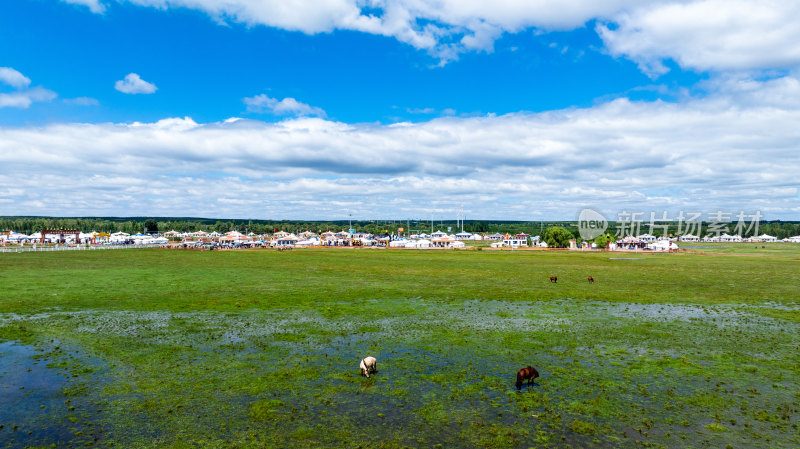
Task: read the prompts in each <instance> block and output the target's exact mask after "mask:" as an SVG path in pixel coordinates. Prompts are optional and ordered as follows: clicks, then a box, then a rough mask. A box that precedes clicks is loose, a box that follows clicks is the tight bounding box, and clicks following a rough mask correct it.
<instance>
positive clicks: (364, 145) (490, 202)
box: [0, 76, 800, 219]
mask: <svg viewBox="0 0 800 449" xmlns="http://www.w3.org/2000/svg"><path fill="white" fill-rule="evenodd" d="M711 92H712V93H711V94H709V95H708V96H706V97H703V98H688V99H685V100H684V101H683V102H681V103H665V102H660V101H657V102H632V101H630V100H628V99H624V98H623V99H617V100H614V101H610V102H607V103H603V104H599V105H597V106H594V107H591V108H585V109H568V110H559V111H550V112H544V113H519V114H508V115H503V116H484V117H469V118H456V117H444V118H437V119H434V120H430V121H427V122H421V123H402V124H395V125H378V124H357V125H351V124H345V123H340V122H335V121H330V120H325V119H321V118H314V117H301V118H292V119H287V120H284V121H280V122H277V123H266V122H261V121H255V120H247V119H238V120H226V121H224V122H218V123H208V124H201V123H196V122H194V121H193V120H191V119H190V118H170V119H165V120H161V121H159V122H156V123H132V124H54V125H48V126H44V127H37V128H28V127H22V128H19V127H16V128H3V127H0V166H2V167H3V168H4V170H3V171H2V173H0V192H3V191H10V189H21V190H22V191H23V192H24V194H23V195H19V196H16V197H9V198H11V199H13V200H14V202H13V203H8V204H5V205H4V210H6V211H7V213H8V214H23V215H40V214H55V215H110V214H114V215H136V214H141V215H194V216H196V215H207V216H229V217H253V218H270V217H271V218H342V217H343V213H342V209H343V208H344V207H343V206H342V205H343V204H344V205H348V206H346V207H350V208H352V209H358V210H360V211H362V212H360V213H362V214H363V215H364V216H365V217H397V218H413V217H422V216H429V213H430V211H431V210H438V211H440V212H437V215H438V214H440V213H441V214H444V213H445V212H446V211H453V212H452V215H453V216H454V215H455V210H456V209H457V208H458V207H460V204H462V203H464V204H465V209H466V211H467V214H468V216H471V217H475V218H504V219H530V218H531V217H543V218H545V219H547V218H569V217H572V216H573V215H574V214H576V213H577V209H578V207H581V206H584V205H591V206H594V207H596V208H598V209H600V210H603V211H605V212H609V211H610V212H611V213H612V214H613V213H615V212H617V211H620V210H622V209H627V210H644V211H650V210H655V211H659V210H665V209H666V210H670V211H673V212H674V211H677V210H680V209H683V210H701V211H709V210H716V209H722V210H727V211H731V212H738V211H739V210H747V211H752V210H755V209H763V210H765V211H783V212H777V213H776V215H773V218H783V219H798V218H800V211H798V210H797V198H798V185H797V182H796V173H797V172H798V171H800V159H798V158H797V156H796V154H797V148H798V145H800V128H798V127H797V123H798V121H799V120H800V79H798V77H795V76H788V77H784V78H777V79H773V80H767V81H758V80H754V79H744V78H738V79H730V80H726V81H725V82H719V83H717V84H715V85H714V86H713V88H712V89H711ZM230 199H236V200H239V201H230ZM36 201H38V202H40V203H41V205H40V206H34V205H33V204H34V202H36ZM773 213H775V212H773Z"/></svg>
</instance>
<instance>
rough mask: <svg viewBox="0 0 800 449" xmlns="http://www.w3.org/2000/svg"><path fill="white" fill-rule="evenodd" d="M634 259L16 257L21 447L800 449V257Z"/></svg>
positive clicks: (7, 322)
mask: <svg viewBox="0 0 800 449" xmlns="http://www.w3.org/2000/svg"><path fill="white" fill-rule="evenodd" d="M635 257H636V258H639V259H638V260H624V259H620V260H613V259H609V254H608V253H567V252H543V251H531V252H524V251H519V252H513V253H512V252H494V251H459V252H445V251H432V252H424V251H403V250H398V251H391V250H352V249H342V250H303V251H293V252H283V253H278V252H272V251H241V252H220V253H215V252H202V253H201V252H181V251H163V250H140V251H102V252H91V253H78V254H58V253H56V254H52V253H20V254H8V255H3V257H2V258H0V282H2V285H3V288H2V293H0V295H2V296H0V362H1V364H0V367H1V368H0V401H2V404H3V406H2V407H1V408H0V425H2V427H1V428H0V447H14V448H17V447H20V448H24V447H41V446H44V447H48V446H50V445H53V444H55V445H56V446H58V447H78V446H81V447H86V446H89V447H100V446H103V447H153V448H156V447H159V448H161V447H175V448H180V447H287V446H290V445H299V446H300V447H312V446H313V447H359V446H360V447H364V448H367V447H386V448H395V447H432V448H434V447H464V448H467V447H498V448H500V447H502V448H505V447H521V448H527V447H554V448H557V447H598V448H611V447H723V448H724V447H735V448H741V447H748V448H750V447H764V448H793V447H797V446H798V445H800V429H798V426H799V425H800V411H798V410H799V409H800V385H798V383H800V382H798V375H800V295H798V293H797V292H798V291H800V288H799V287H800V248H798V246H797V245H794V246H793V245H780V244H776V245H767V246H766V248H764V249H759V248H753V247H752V246H750V245H742V246H737V245H730V244H728V245H726V246H725V247H722V246H720V247H711V248H704V249H702V250H701V249H697V250H694V251H691V252H686V253H679V254H653V255H648V254H641V253H640V254H636V255H635ZM551 275H557V276H558V278H559V282H558V283H557V284H553V283H550V282H549V280H548V276H551ZM587 275H592V276H593V277H594V278H595V280H596V282H595V283H594V284H591V285H590V284H588V283H587V282H586V277H587ZM367 355H373V356H375V357H376V358H377V359H378V372H377V373H376V374H375V375H373V376H372V377H371V378H369V379H367V378H364V377H362V376H361V375H360V372H359V369H358V363H359V360H360V359H361V358H363V357H365V356H367ZM529 364H530V365H532V366H534V367H536V368H537V369H538V371H539V373H540V375H541V376H540V377H539V378H537V379H536V382H535V384H534V386H533V387H531V388H527V387H523V388H522V390H521V391H517V389H516V388H515V386H514V381H515V374H516V370H517V369H518V368H521V367H523V366H525V365H529Z"/></svg>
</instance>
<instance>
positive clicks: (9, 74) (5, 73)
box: [0, 67, 31, 89]
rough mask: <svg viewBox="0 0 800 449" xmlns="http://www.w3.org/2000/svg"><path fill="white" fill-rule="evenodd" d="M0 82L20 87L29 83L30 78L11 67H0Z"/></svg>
mask: <svg viewBox="0 0 800 449" xmlns="http://www.w3.org/2000/svg"><path fill="white" fill-rule="evenodd" d="M0 83H4V84H8V85H9V86H11V87H14V88H17V89H22V88H25V87H28V85H30V84H31V79H30V78H28V77H27V76H25V75H23V74H21V73H19V72H18V71H16V70H14V69H12V68H11V67H0Z"/></svg>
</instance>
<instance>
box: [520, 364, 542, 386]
mask: <svg viewBox="0 0 800 449" xmlns="http://www.w3.org/2000/svg"><path fill="white" fill-rule="evenodd" d="M537 377H539V371H536V368H533V367H532V366H530V365H528V366H526V367H525V368H522V369H520V370H519V371H517V383H516V384H515V385H516V386H517V390H521V389H522V382H523V381H525V380H527V381H528V385H529V386H530V385H531V383H533V380H534V379H536V378H537Z"/></svg>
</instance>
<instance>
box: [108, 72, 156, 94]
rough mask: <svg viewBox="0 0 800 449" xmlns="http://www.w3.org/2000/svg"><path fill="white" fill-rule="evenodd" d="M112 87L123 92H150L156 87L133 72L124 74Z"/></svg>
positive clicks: (153, 91)
mask: <svg viewBox="0 0 800 449" xmlns="http://www.w3.org/2000/svg"><path fill="white" fill-rule="evenodd" d="M114 88H115V89H117V90H118V91H120V92H122V93H124V94H152V93H155V91H156V90H158V88H157V87H156V85H155V84H152V83H148V82H147V81H145V80H143V79H142V78H141V77H139V75H137V74H135V73H129V74H127V75H125V78H124V79H122V80H119V81H117V82H116V83H115V84H114Z"/></svg>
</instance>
